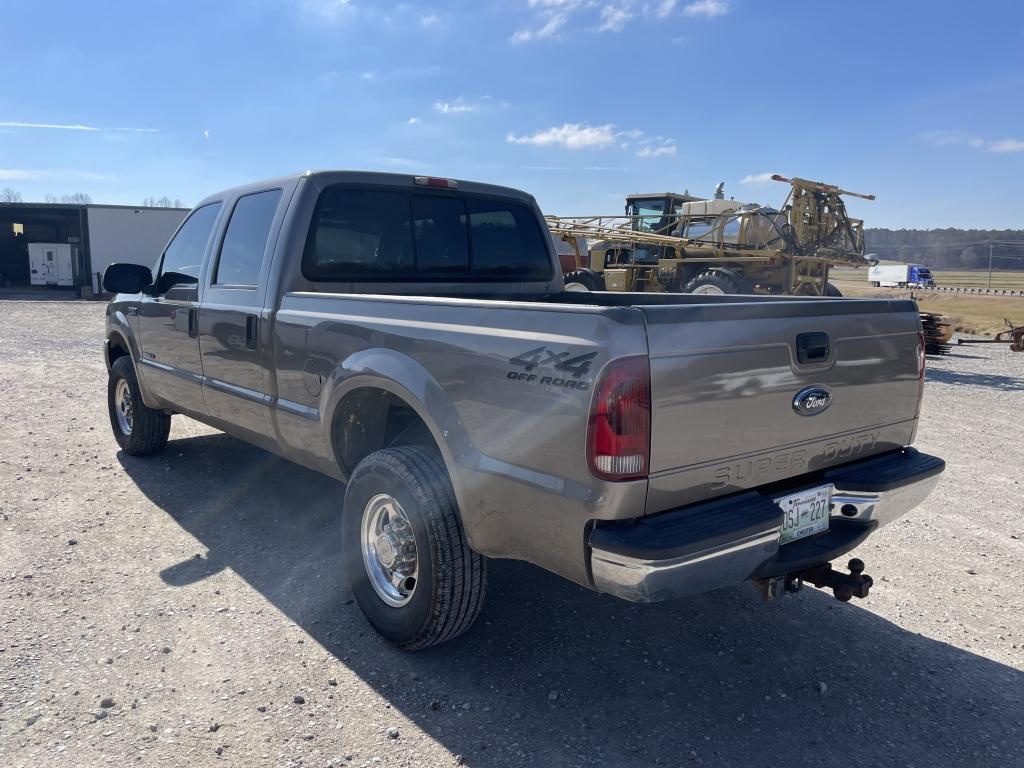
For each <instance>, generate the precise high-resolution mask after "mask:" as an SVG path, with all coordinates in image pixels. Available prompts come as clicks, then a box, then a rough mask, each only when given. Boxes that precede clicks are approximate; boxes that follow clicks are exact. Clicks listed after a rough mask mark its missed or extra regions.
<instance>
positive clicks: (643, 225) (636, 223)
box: [626, 199, 668, 232]
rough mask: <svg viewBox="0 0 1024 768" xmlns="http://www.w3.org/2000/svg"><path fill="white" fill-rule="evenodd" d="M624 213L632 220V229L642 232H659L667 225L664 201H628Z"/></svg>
mask: <svg viewBox="0 0 1024 768" xmlns="http://www.w3.org/2000/svg"><path fill="white" fill-rule="evenodd" d="M626 212H627V213H628V214H629V215H630V216H636V217H638V218H635V219H633V229H636V230H640V231H643V232H651V231H654V230H659V229H662V228H663V227H665V226H666V225H667V224H668V219H667V218H666V216H665V200H664V199H658V200H652V199H648V200H630V201H629V204H628V205H627V207H626Z"/></svg>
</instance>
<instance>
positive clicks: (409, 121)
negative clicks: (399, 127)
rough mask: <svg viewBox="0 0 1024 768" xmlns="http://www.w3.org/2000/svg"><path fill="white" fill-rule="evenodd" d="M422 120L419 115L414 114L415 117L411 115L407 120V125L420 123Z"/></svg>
mask: <svg viewBox="0 0 1024 768" xmlns="http://www.w3.org/2000/svg"><path fill="white" fill-rule="evenodd" d="M422 122H423V121H422V120H420V119H419V118H418V117H415V116H413V117H410V118H409V119H408V120H406V121H405V124H406V125H419V124H420V123H422Z"/></svg>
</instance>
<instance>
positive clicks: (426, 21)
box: [420, 13, 441, 27]
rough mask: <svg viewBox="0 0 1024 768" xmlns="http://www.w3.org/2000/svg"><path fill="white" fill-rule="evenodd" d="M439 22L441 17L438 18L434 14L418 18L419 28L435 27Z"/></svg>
mask: <svg viewBox="0 0 1024 768" xmlns="http://www.w3.org/2000/svg"><path fill="white" fill-rule="evenodd" d="M440 21H441V17H440V16H438V15H437V14H436V13H428V14H425V15H423V16H420V26H421V27H435V26H437V25H438V23H440Z"/></svg>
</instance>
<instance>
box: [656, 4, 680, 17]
mask: <svg viewBox="0 0 1024 768" xmlns="http://www.w3.org/2000/svg"><path fill="white" fill-rule="evenodd" d="M677 2H678V0H661V2H659V3H658V4H657V5H655V6H654V9H653V13H654V15H655V16H656V17H658V18H659V19H664V18H665V17H666V16H668V15H669V14H670V13H672V11H673V10H675V7H676V3H677Z"/></svg>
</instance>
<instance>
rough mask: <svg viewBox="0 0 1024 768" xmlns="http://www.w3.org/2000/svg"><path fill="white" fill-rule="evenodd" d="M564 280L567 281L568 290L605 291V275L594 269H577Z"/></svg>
mask: <svg viewBox="0 0 1024 768" xmlns="http://www.w3.org/2000/svg"><path fill="white" fill-rule="evenodd" d="M562 280H563V281H564V282H565V290H567V291H574V292H576V291H603V290H605V287H604V277H603V276H602V275H599V274H598V273H597V272H595V271H594V270H592V269H577V270H574V271H572V272H570V273H569V274H567V275H565V276H564V277H563V278H562Z"/></svg>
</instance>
